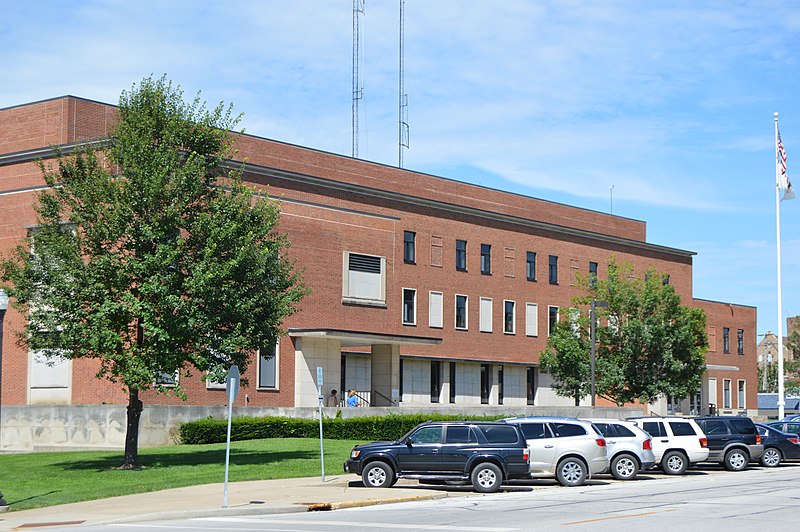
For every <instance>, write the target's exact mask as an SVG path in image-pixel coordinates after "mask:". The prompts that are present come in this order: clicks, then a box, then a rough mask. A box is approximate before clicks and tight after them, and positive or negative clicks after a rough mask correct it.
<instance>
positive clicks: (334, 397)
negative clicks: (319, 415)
mask: <svg viewBox="0 0 800 532" xmlns="http://www.w3.org/2000/svg"><path fill="white" fill-rule="evenodd" d="M327 406H339V392H337V391H336V388H334V389H333V390H331V394H330V395H329V396H328V405H327Z"/></svg>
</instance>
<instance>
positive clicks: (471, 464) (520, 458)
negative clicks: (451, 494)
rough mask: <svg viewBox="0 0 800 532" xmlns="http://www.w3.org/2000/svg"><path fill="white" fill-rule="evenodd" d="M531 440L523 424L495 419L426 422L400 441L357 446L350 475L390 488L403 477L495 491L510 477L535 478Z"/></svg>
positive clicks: (348, 464) (347, 469) (347, 468)
mask: <svg viewBox="0 0 800 532" xmlns="http://www.w3.org/2000/svg"><path fill="white" fill-rule="evenodd" d="M528 457H529V451H528V444H527V443H526V442H525V436H524V435H523V434H522V431H521V430H520V428H519V427H517V426H514V425H507V424H505V423H489V422H469V421H466V422H433V421H429V422H427V423H422V424H421V425H417V426H416V427H414V428H413V429H411V430H410V431H409V432H408V433H407V434H406V435H405V436H403V437H401V438H400V439H398V440H397V441H393V442H389V441H379V442H374V443H366V444H364V445H356V446H355V447H353V450H352V451H351V452H350V459H349V460H348V461H347V462H345V463H344V471H345V473H355V474H356V475H361V478H362V479H363V481H364V485H365V486H367V487H369V488H388V487H390V486H392V485H393V484H394V483H395V482H396V481H397V479H398V478H415V479H418V480H421V481H434V482H450V483H467V482H471V483H472V485H473V487H474V488H475V489H476V490H477V491H479V492H481V493H492V492H495V491H497V490H498V489H500V485H501V484H502V483H503V482H504V481H506V480H508V479H526V478H530V473H529V471H528V467H529V461H528Z"/></svg>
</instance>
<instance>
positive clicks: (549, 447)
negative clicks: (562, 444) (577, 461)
mask: <svg viewBox="0 0 800 532" xmlns="http://www.w3.org/2000/svg"><path fill="white" fill-rule="evenodd" d="M544 448H545V449H552V448H553V446H552V445H545V446H544Z"/></svg>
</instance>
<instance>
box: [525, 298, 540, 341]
mask: <svg viewBox="0 0 800 532" xmlns="http://www.w3.org/2000/svg"><path fill="white" fill-rule="evenodd" d="M525 336H539V305H537V304H536V303H525Z"/></svg>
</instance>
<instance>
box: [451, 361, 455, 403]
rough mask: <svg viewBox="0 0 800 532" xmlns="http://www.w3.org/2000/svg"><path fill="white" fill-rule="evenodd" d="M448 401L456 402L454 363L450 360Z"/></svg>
mask: <svg viewBox="0 0 800 532" xmlns="http://www.w3.org/2000/svg"><path fill="white" fill-rule="evenodd" d="M450 402H451V403H455V402H456V363H455V362H450Z"/></svg>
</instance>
